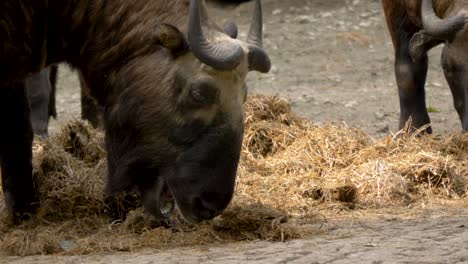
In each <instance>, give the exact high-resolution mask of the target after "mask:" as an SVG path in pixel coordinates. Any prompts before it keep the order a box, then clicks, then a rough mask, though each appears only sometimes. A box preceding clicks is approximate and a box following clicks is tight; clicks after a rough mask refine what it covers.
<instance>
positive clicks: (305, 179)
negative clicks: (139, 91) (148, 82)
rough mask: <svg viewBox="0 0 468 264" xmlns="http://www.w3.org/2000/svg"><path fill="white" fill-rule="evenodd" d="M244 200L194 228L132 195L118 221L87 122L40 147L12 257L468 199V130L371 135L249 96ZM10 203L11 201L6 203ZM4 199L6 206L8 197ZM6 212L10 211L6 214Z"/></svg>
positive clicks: (207, 236)
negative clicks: (162, 218)
mask: <svg viewBox="0 0 468 264" xmlns="http://www.w3.org/2000/svg"><path fill="white" fill-rule="evenodd" d="M245 129H246V131H245V139H244V146H243V152H242V159H241V162H240V164H239V174H238V184H237V189H236V193H235V198H234V200H233V201H232V203H231V205H230V207H229V208H228V210H226V212H225V213H223V215H221V216H220V217H218V218H216V219H214V220H213V221H209V222H206V223H202V224H200V225H198V226H196V227H193V226H188V225H186V224H184V223H183V222H182V221H181V220H180V219H179V218H178V216H177V215H175V216H174V217H173V218H171V219H170V221H168V223H167V224H166V225H164V226H159V227H154V226H152V224H151V223H148V222H147V221H146V220H145V218H144V215H143V213H142V209H141V208H137V209H135V208H136V207H137V206H138V204H133V205H132V208H130V209H128V210H130V212H129V214H128V215H127V219H126V220H125V221H124V222H120V221H113V218H112V217H111V215H112V212H110V210H109V208H108V207H107V204H106V201H105V197H104V194H103V188H104V181H105V179H104V176H105V173H106V167H105V153H104V150H103V135H102V133H101V132H99V131H96V130H93V129H92V128H90V127H89V126H88V125H86V124H83V123H81V122H73V123H70V124H69V125H68V126H66V127H65V128H64V129H63V131H62V132H61V133H59V134H58V135H56V136H55V137H53V138H51V139H50V140H48V141H45V142H37V143H36V144H35V147H34V154H35V159H34V170H35V173H34V175H35V179H36V181H37V184H38V186H39V187H40V188H39V190H40V199H41V208H40V210H39V214H38V216H37V217H36V218H35V219H32V220H31V221H29V222H27V223H25V224H24V225H23V226H21V227H12V226H11V225H9V224H8V223H7V221H6V220H5V219H6V217H5V216H3V217H2V221H3V222H0V250H2V251H5V252H7V254H15V255H29V254H51V253H61V254H87V253H93V252H103V251H116V250H118V251H129V250H136V249H139V248H143V247H152V248H167V247H172V248H173V247H180V246H189V245H200V244H216V243H228V242H234V241H243V240H270V241H283V240H288V239H294V238H299V237H303V236H307V235H311V234H313V233H317V232H322V231H321V230H320V229H319V228H317V227H316V226H315V225H314V224H320V223H321V221H322V220H320V219H322V218H320V216H321V215H327V216H333V215H336V214H337V213H338V212H350V211H356V210H361V211H364V209H366V210H367V209H379V208H388V207H396V208H398V207H401V208H404V209H405V210H408V208H410V207H414V208H417V207H418V206H421V205H424V206H425V207H427V206H430V205H435V204H437V203H439V204H440V203H444V201H451V202H455V203H459V204H462V205H463V206H466V202H467V198H466V196H467V195H466V194H467V193H468V165H467V163H466V160H468V134H464V135H463V134H454V135H450V136H447V137H444V138H438V137H434V136H415V135H410V134H408V133H405V132H404V131H401V132H400V133H399V134H398V135H394V136H388V137H387V138H384V139H381V140H377V141H375V140H373V139H372V138H370V137H369V136H368V135H366V134H365V133H364V132H362V131H361V130H359V129H355V128H350V127H347V126H345V125H343V124H339V125H336V124H327V125H323V126H317V125H314V124H313V123H311V122H310V121H307V120H304V119H302V118H299V117H297V116H295V115H294V114H293V113H292V112H291V110H290V107H289V105H288V104H287V103H286V102H285V101H284V100H281V99H279V98H277V97H265V96H251V97H250V99H249V100H248V102H247V104H246V128H245ZM0 203H2V201H0ZM0 206H1V205H0ZM3 211H5V210H3ZM3 213H4V212H3Z"/></svg>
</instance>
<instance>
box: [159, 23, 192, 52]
mask: <svg viewBox="0 0 468 264" xmlns="http://www.w3.org/2000/svg"><path fill="white" fill-rule="evenodd" d="M155 31H156V32H155V35H156V43H157V44H158V45H161V46H163V47H165V48H167V49H169V50H171V52H172V53H173V54H180V53H182V52H184V51H186V50H188V44H187V41H186V40H185V37H184V34H183V33H182V32H180V30H179V29H177V28H176V27H174V26H172V25H169V24H161V25H158V26H157V27H156V30H155Z"/></svg>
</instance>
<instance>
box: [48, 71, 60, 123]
mask: <svg viewBox="0 0 468 264" xmlns="http://www.w3.org/2000/svg"><path fill="white" fill-rule="evenodd" d="M57 76H58V66H57V65H52V66H50V74H49V79H50V96H49V117H53V118H57V108H56V107H57V104H56V98H55V96H56V94H57Z"/></svg>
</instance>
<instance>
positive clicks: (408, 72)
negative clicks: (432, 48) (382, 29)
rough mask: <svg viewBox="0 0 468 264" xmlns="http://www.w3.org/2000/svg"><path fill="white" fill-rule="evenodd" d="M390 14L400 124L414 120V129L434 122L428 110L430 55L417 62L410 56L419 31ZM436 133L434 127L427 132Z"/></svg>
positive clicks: (418, 59) (425, 54)
mask: <svg viewBox="0 0 468 264" xmlns="http://www.w3.org/2000/svg"><path fill="white" fill-rule="evenodd" d="M386 15H387V23H388V26H389V29H390V34H391V36H392V39H393V44H394V46H395V75H396V81H397V86H398V94H399V98H400V124H399V128H400V129H401V128H403V127H404V126H405V124H406V122H407V121H408V120H409V119H410V118H412V127H415V128H420V127H422V126H424V125H426V124H429V123H430V119H429V115H428V113H427V109H426V100H425V92H424V85H425V81H426V75H427V53H426V52H422V53H420V54H419V55H418V56H417V57H415V58H414V59H413V58H411V54H410V41H411V38H412V37H413V35H414V34H415V33H417V32H418V31H419V29H418V28H417V27H415V26H414V25H413V24H412V23H411V22H410V21H409V20H408V19H407V18H405V16H404V15H394V14H393V15H392V14H390V13H388V14H386ZM425 131H426V132H427V133H432V128H431V127H428V128H427V129H426V130H425Z"/></svg>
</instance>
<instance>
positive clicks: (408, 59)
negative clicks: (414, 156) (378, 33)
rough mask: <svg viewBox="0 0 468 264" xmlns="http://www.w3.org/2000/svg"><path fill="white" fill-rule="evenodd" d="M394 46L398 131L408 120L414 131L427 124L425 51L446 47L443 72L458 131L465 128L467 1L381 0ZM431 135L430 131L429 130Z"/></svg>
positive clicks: (467, 100) (467, 107)
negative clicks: (449, 91)
mask: <svg viewBox="0 0 468 264" xmlns="http://www.w3.org/2000/svg"><path fill="white" fill-rule="evenodd" d="M382 4H383V8H384V11H385V15H386V18H387V25H388V28H389V30H390V34H391V36H392V40H393V44H394V47H395V75H396V80H397V85H398V93H399V98H400V125H399V127H400V128H403V127H404V126H405V124H406V122H407V121H408V120H409V119H410V118H411V119H412V126H413V127H414V128H421V127H422V126H424V125H426V124H430V120H429V115H428V112H427V108H426V101H425V92H424V86H425V81H426V74H427V63H428V62H427V60H428V59H427V52H428V51H429V50H430V49H431V48H433V47H435V46H437V45H439V44H444V49H443V52H442V69H443V70H444V74H445V77H446V79H447V82H448V84H449V86H450V89H451V91H452V95H453V101H454V106H455V109H456V110H457V113H458V115H459V117H460V120H461V124H462V128H463V130H464V131H466V130H468V82H467V81H468V79H467V78H468V72H467V70H468V67H467V66H468V64H467V62H468V48H467V47H468V42H467V41H468V33H467V31H466V27H465V13H466V11H467V10H468V3H467V2H466V1H459V0H422V1H421V0H409V1H407V0H405V1H403V0H396V1H393V0H383V1H382ZM425 131H426V132H428V133H431V132H432V128H431V127H427V128H426V129H425Z"/></svg>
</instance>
